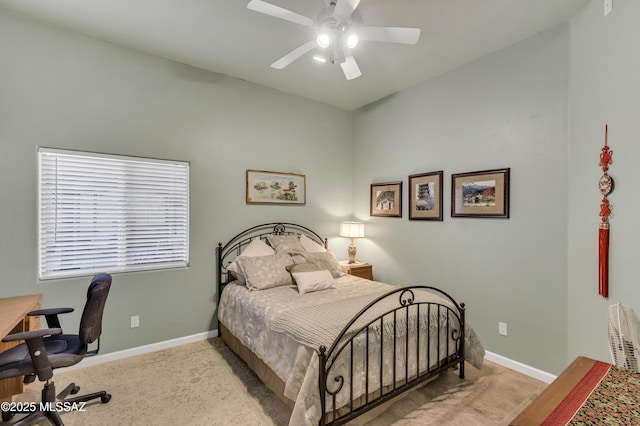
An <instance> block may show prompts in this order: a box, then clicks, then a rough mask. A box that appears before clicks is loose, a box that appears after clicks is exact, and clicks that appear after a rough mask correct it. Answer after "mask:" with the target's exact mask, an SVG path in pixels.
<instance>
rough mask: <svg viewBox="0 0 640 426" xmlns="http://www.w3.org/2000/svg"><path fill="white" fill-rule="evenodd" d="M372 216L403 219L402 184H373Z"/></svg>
mask: <svg viewBox="0 0 640 426" xmlns="http://www.w3.org/2000/svg"><path fill="white" fill-rule="evenodd" d="M371 216H386V217H402V182H389V183H373V184H371Z"/></svg>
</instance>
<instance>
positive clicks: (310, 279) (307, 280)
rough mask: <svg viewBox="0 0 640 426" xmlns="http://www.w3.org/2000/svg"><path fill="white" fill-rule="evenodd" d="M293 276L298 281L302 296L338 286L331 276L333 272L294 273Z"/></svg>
mask: <svg viewBox="0 0 640 426" xmlns="http://www.w3.org/2000/svg"><path fill="white" fill-rule="evenodd" d="M291 275H293V279H294V280H295V281H296V285H297V286H298V291H299V292H300V294H305V293H310V292H312V291H319V290H325V289H327V288H334V287H335V284H336V282H335V280H334V279H333V277H332V276H331V272H329V271H327V270H321V271H312V272H292V273H291Z"/></svg>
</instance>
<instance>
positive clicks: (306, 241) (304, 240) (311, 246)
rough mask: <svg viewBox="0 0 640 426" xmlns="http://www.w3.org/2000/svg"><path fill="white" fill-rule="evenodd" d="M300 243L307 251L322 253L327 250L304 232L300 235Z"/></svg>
mask: <svg viewBox="0 0 640 426" xmlns="http://www.w3.org/2000/svg"><path fill="white" fill-rule="evenodd" d="M300 245H301V246H302V248H303V249H305V251H308V252H309V253H322V252H325V251H327V249H326V248H324V247H322V246H321V245H320V244H318V243H316V242H315V241H313V240H312V239H311V238H309V237H307V236H306V235H304V234H302V235H300Z"/></svg>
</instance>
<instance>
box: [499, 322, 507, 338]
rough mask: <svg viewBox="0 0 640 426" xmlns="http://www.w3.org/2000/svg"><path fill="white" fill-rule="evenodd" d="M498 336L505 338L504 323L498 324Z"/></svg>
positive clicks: (505, 325) (505, 324) (505, 329)
mask: <svg viewBox="0 0 640 426" xmlns="http://www.w3.org/2000/svg"><path fill="white" fill-rule="evenodd" d="M498 334H500V335H502V336H506V335H507V323H506V322H499V323H498Z"/></svg>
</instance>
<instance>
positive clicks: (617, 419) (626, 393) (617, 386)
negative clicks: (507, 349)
mask: <svg viewBox="0 0 640 426" xmlns="http://www.w3.org/2000/svg"><path fill="white" fill-rule="evenodd" d="M567 424H571V425H578V424H581V425H584V424H607V425H638V424H640V374H638V373H637V372H635V371H631V370H628V369H625V368H622V367H616V366H614V365H611V364H609V363H606V362H602V361H597V360H594V359H591V358H587V357H584V356H580V357H578V358H576V359H575V360H574V361H573V362H572V363H571V365H569V367H567V368H566V369H565V370H564V371H563V372H562V373H561V374H560V375H559V376H558V377H557V378H556V379H555V380H554V381H553V382H552V383H551V384H550V385H549V386H548V387H547V388H545V390H544V391H542V393H541V394H540V395H539V396H538V397H537V398H536V399H535V400H534V401H533V402H531V404H529V405H528V406H527V407H526V408H525V409H524V410H523V411H522V412H521V413H520V414H519V415H518V416H517V417H516V418H514V419H513V420H512V421H511V422H510V423H509V425H513V426H538V425H548V426H555V425H567Z"/></svg>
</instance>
